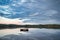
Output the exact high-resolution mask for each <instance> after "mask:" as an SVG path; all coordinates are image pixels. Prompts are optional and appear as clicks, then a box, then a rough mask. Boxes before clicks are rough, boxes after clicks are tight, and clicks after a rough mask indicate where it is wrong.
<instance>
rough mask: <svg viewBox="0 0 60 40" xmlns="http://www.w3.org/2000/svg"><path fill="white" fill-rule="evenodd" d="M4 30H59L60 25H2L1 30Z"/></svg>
mask: <svg viewBox="0 0 60 40" xmlns="http://www.w3.org/2000/svg"><path fill="white" fill-rule="evenodd" d="M4 28H56V29H57V28H59V29H60V24H44V25H43V24H39V25H15V24H0V29H4Z"/></svg>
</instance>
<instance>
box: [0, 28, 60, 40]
mask: <svg viewBox="0 0 60 40" xmlns="http://www.w3.org/2000/svg"><path fill="white" fill-rule="evenodd" d="M20 29H21V28H15V29H2V30H0V40H60V29H45V28H41V29H40V28H28V29H29V31H28V32H22V31H20Z"/></svg>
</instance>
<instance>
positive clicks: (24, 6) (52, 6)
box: [0, 0, 60, 25]
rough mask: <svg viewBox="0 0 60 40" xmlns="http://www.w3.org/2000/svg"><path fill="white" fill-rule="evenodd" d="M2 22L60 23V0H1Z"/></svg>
mask: <svg viewBox="0 0 60 40" xmlns="http://www.w3.org/2000/svg"><path fill="white" fill-rule="evenodd" d="M0 24H18V25H22V24H60V0H0Z"/></svg>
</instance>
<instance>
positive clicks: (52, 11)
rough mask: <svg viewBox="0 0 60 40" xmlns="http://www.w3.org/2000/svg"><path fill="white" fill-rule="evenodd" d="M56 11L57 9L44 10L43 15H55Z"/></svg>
mask: <svg viewBox="0 0 60 40" xmlns="http://www.w3.org/2000/svg"><path fill="white" fill-rule="evenodd" d="M57 13H58V11H56V10H46V11H45V13H44V14H43V15H46V16H53V15H55V14H57Z"/></svg>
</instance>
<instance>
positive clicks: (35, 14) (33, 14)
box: [29, 12, 39, 16]
mask: <svg viewBox="0 0 60 40" xmlns="http://www.w3.org/2000/svg"><path fill="white" fill-rule="evenodd" d="M38 15H39V13H38V12H36V13H32V14H31V15H29V16H38Z"/></svg>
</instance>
